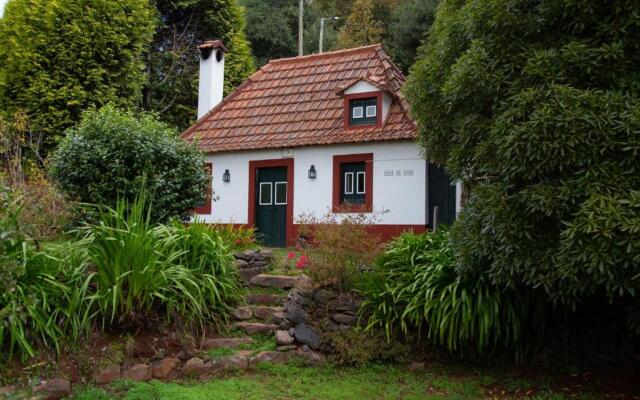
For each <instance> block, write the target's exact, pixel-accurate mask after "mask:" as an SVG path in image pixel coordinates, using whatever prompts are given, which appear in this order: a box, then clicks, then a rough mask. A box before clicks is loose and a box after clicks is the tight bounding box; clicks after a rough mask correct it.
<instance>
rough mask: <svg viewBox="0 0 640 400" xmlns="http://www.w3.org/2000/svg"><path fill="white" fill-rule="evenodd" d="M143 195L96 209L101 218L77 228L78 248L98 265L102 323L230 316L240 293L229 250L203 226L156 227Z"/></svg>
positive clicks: (201, 320)
mask: <svg viewBox="0 0 640 400" xmlns="http://www.w3.org/2000/svg"><path fill="white" fill-rule="evenodd" d="M146 196H147V195H146V194H145V193H144V192H141V194H140V195H139V196H138V197H136V198H135V199H134V200H133V202H132V203H131V204H130V203H129V202H128V201H127V200H119V201H118V202H117V206H116V208H108V207H99V209H98V210H97V211H98V212H97V214H96V215H95V217H96V222H95V223H92V224H88V225H87V226H85V227H82V228H80V229H79V230H78V233H79V234H80V236H81V237H82V240H80V241H79V242H78V243H77V247H78V249H79V250H78V251H80V252H82V254H86V257H87V258H86V262H87V263H88V264H90V265H93V266H95V272H94V273H93V277H92V282H94V283H95V292H94V293H93V294H92V299H93V300H94V301H95V302H96V305H97V309H98V311H99V315H100V316H101V317H102V323H103V326H110V325H115V326H123V325H124V326H125V327H126V326H130V325H133V326H145V325H149V324H154V323H155V322H156V321H155V319H156V318H158V317H164V318H165V319H167V320H169V321H173V320H177V321H180V322H181V323H184V322H188V323H191V324H199V325H204V323H205V322H208V321H215V319H216V318H217V317H221V316H222V317H226V316H227V314H228V303H229V302H233V301H236V300H237V299H238V295H239V287H238V283H237V276H236V270H235V263H234V259H233V256H232V255H231V251H230V247H229V246H228V245H227V244H226V243H225V242H224V241H223V240H222V238H221V237H219V236H218V235H217V234H216V231H215V230H213V229H210V228H208V227H207V226H206V225H203V224H192V225H189V226H184V225H183V224H180V223H173V224H170V225H154V224H153V220H152V218H151V208H152V207H153V205H152V204H150V202H149V201H148V200H147V199H146ZM150 326H153V325H150Z"/></svg>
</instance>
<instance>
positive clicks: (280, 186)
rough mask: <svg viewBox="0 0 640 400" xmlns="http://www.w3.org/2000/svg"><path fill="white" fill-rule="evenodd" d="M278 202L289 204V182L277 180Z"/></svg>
mask: <svg viewBox="0 0 640 400" xmlns="http://www.w3.org/2000/svg"><path fill="white" fill-rule="evenodd" d="M276 204H287V182H276Z"/></svg>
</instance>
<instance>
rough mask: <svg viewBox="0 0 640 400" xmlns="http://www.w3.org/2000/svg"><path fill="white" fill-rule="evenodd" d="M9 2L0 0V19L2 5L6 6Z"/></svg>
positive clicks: (2, 9)
mask: <svg viewBox="0 0 640 400" xmlns="http://www.w3.org/2000/svg"><path fill="white" fill-rule="evenodd" d="M7 1H9V0H0V17H2V12H3V11H4V5H5V4H7Z"/></svg>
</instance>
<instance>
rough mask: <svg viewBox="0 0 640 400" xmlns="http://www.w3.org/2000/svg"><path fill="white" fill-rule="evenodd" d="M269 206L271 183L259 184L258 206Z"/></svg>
mask: <svg viewBox="0 0 640 400" xmlns="http://www.w3.org/2000/svg"><path fill="white" fill-rule="evenodd" d="M270 204H271V182H262V183H260V205H261V206H268V205H270Z"/></svg>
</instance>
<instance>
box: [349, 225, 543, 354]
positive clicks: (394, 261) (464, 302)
mask: <svg viewBox="0 0 640 400" xmlns="http://www.w3.org/2000/svg"><path fill="white" fill-rule="evenodd" d="M362 293H363V295H364V296H365V301H364V302H363V305H362V309H361V310H360V313H361V315H365V314H368V315H369V320H368V326H367V329H368V330H372V329H375V328H383V329H384V330H385V331H386V333H387V335H388V336H390V335H391V334H392V332H393V331H395V330H397V329H400V330H402V331H403V332H408V331H410V330H411V329H413V328H417V329H419V330H420V329H421V328H422V326H423V325H426V333H427V337H428V338H429V339H430V340H431V341H432V342H434V343H436V344H438V345H442V346H444V347H446V349H447V350H449V351H450V352H454V353H460V354H469V353H470V352H471V351H477V352H478V353H481V354H482V353H487V352H490V351H492V350H496V349H503V350H504V349H508V350H512V351H514V352H515V354H516V356H517V357H521V356H522V355H523V353H522V351H523V349H524V347H523V345H524V344H526V343H527V342H528V340H527V339H528V336H529V335H532V334H534V332H535V333H536V334H542V333H543V328H544V318H545V316H547V313H546V311H547V310H546V303H544V302H543V301H542V300H541V298H540V296H539V295H538V294H537V293H536V292H534V291H531V290H527V289H524V288H516V289H502V288H499V287H497V286H494V285H492V284H491V283H489V282H487V281H486V280H484V279H483V278H481V277H473V278H471V277H464V278H462V277H460V276H458V274H457V273H456V270H455V259H454V256H453V250H452V248H451V244H450V242H449V234H448V232H447V231H446V230H444V229H442V230H439V231H438V232H436V233H425V234H421V235H414V234H408V233H405V234H403V235H401V236H400V237H398V238H397V239H395V240H394V241H392V242H390V243H389V245H388V246H387V248H386V249H385V251H384V253H383V254H382V255H381V256H380V257H379V258H378V259H377V260H376V263H375V269H374V272H373V273H372V275H371V276H370V277H369V279H368V281H367V282H366V284H365V285H364V286H363V288H362ZM532 327H535V329H532Z"/></svg>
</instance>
